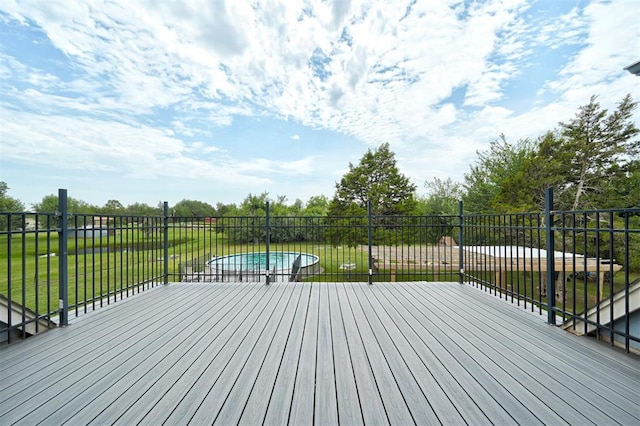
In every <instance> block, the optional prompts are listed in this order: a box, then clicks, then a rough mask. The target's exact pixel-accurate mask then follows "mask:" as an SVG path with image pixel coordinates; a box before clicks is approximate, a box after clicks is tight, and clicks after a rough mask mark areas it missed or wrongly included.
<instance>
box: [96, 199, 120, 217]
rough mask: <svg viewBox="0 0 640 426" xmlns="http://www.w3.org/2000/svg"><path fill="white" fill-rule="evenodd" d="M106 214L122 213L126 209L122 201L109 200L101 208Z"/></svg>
mask: <svg viewBox="0 0 640 426" xmlns="http://www.w3.org/2000/svg"><path fill="white" fill-rule="evenodd" d="M100 210H101V212H102V213H104V214H122V213H124V211H125V209H124V206H123V205H122V203H121V202H120V201H118V200H109V201H107V202H106V203H105V204H104V206H103V207H102V208H101V209H100Z"/></svg>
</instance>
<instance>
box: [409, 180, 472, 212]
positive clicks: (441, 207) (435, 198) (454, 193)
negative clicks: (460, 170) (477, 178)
mask: <svg viewBox="0 0 640 426" xmlns="http://www.w3.org/2000/svg"><path fill="white" fill-rule="evenodd" d="M424 186H425V188H426V189H427V196H426V197H425V198H420V199H418V202H417V203H418V207H417V211H418V213H419V214H421V215H457V214H458V202H459V201H460V200H462V197H463V196H464V191H463V188H462V185H461V184H460V183H458V182H454V181H453V180H451V178H447V179H446V180H442V179H439V178H437V177H436V178H434V179H433V180H432V181H426V182H425V183H424Z"/></svg>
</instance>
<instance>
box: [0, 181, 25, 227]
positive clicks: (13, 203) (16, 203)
mask: <svg viewBox="0 0 640 426" xmlns="http://www.w3.org/2000/svg"><path fill="white" fill-rule="evenodd" d="M8 192H9V186H8V185H7V184H6V182H0V213H17V212H24V204H22V202H21V201H20V200H18V199H17V198H13V197H9V196H8V195H7V193H8ZM8 220H9V217H8V216H5V215H0V230H2V231H6V230H7V229H8V226H7V225H8ZM23 227H24V225H23V223H22V216H12V218H11V228H12V229H17V228H23Z"/></svg>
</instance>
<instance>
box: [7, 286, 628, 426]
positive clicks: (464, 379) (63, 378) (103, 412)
mask: <svg viewBox="0 0 640 426" xmlns="http://www.w3.org/2000/svg"><path fill="white" fill-rule="evenodd" d="M638 394H640V360H639V359H638V357H636V356H633V355H628V354H622V353H620V352H619V351H616V350H613V349H612V348H609V347H607V346H605V345H602V344H600V343H598V342H595V341H594V340H593V339H587V338H579V337H576V336H574V335H571V334H569V333H567V332H564V331H562V330H561V329H559V328H557V327H553V326H549V325H547V324H545V323H544V321H543V319H542V318H540V316H538V315H533V314H532V313H530V312H526V311H524V310H523V309H522V308H521V307H517V306H515V305H514V304H511V303H507V302H505V301H504V300H499V299H497V298H496V297H494V296H492V295H489V294H487V293H486V292H484V291H482V290H479V289H477V288H473V287H470V286H468V285H459V284H444V283H386V284H385V283H377V284H374V285H367V284H364V283H329V284H328V283H289V284H287V283H276V284H273V285H270V286H266V285H264V284H260V283H217V284H202V283H184V284H175V283H174V284H170V285H168V286H161V287H158V288H154V289H151V290H149V291H146V292H144V293H142V294H140V295H136V296H135V297H132V298H130V299H125V300H121V301H118V302H116V303H114V304H112V305H110V306H108V307H105V308H102V309H98V310H97V311H95V312H91V313H89V314H86V315H83V316H82V317H79V318H73V319H72V324H71V325H70V326H69V327H66V328H62V329H54V330H51V331H48V332H47V333H44V334H43V335H40V336H36V337H33V338H29V339H26V340H25V341H21V342H17V343H14V344H11V345H5V346H3V347H0V424H2V425H5V424H7V425H10V424H35V423H42V424H52V425H59V424H71V425H75V424H101V425H102V424H123V425H129V424H154V425H155V424H163V423H165V424H187V423H192V424H211V423H216V424H234V423H235V424H237V423H241V424H267V425H272V424H274V425H275V424H287V423H289V424H296V425H297V424H338V423H339V424H348V425H351V424H363V423H366V424H385V423H386V424H388V423H391V424H437V423H441V424H473V425H482V424H518V423H519V424H541V423H543V424H562V423H568V424H581V425H582V424H589V423H595V424H608V423H619V424H638V423H640V401H638V398H637V395H638Z"/></svg>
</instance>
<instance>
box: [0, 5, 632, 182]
mask: <svg viewBox="0 0 640 426" xmlns="http://www.w3.org/2000/svg"><path fill="white" fill-rule="evenodd" d="M537 6H539V7H538V8H536V7H537ZM543 6H544V5H542V6H541V5H540V4H537V3H534V2H529V1H526V0H487V1H483V2H463V1H460V0H447V1H444V0H443V1H427V0H419V1H417V2H416V1H413V0H399V1H397V2H388V1H384V0H352V1H334V2H326V1H320V0H317V1H316V0H307V1H305V2H289V1H273V2H268V3H260V2H254V3H250V2H244V1H231V0H227V1H224V0H213V1H206V0H197V1H196V0H194V1H189V2H158V1H153V0H141V1H138V2H129V1H124V0H114V1H109V2H106V1H100V0H95V1H92V2H89V3H82V2H66V1H62V0H58V1H54V0H51V1H48V2H41V1H36V0H25V1H21V2H15V1H12V0H7V1H6V2H3V3H2V5H0V10H3V11H4V13H6V14H7V15H0V16H1V17H2V20H1V21H0V25H13V26H15V27H20V28H27V27H29V28H30V30H31V31H42V32H43V33H44V34H46V37H47V39H48V41H49V42H50V43H51V45H52V46H53V47H54V48H55V49H56V50H57V53H59V54H61V55H59V56H60V57H59V58H57V59H55V60H50V61H49V62H48V63H47V62H46V60H45V59H46V58H40V59H42V60H41V61H35V60H33V58H30V57H29V55H27V54H24V55H20V54H19V52H18V53H12V54H9V53H6V51H8V49H3V50H2V52H1V53H0V89H1V90H2V94H3V96H2V99H0V107H1V108H3V109H2V110H1V111H0V112H1V113H2V117H1V118H0V119H2V120H3V121H2V127H3V133H2V137H3V158H7V159H11V160H12V161H16V162H17V163H20V164H25V165H31V164H55V163H60V159H61V158H64V159H65V161H67V162H68V167H71V168H83V167H84V168H91V169H92V170H105V171H109V170H120V171H122V173H124V174H130V175H135V176H139V177H144V178H146V177H153V176H172V177H180V178H183V177H193V178H194V179H197V178H203V177H204V178H212V179H216V180H217V181H219V182H231V181H233V182H246V183H247V185H261V184H274V182H276V179H278V178H280V177H282V176H291V175H298V176H308V175H309V174H310V173H312V172H314V171H319V170H329V169H330V170H337V169H338V168H339V167H342V168H344V165H339V166H338V165H333V164H331V165H330V167H329V168H327V165H326V164H324V165H318V164H317V163H318V161H320V159H319V158H318V157H317V156H316V155H315V153H313V154H310V152H309V151H306V152H297V153H296V155H297V158H296V159H293V160H291V161H284V160H282V159H281V158H277V156H275V154H274V157H273V158H255V159H251V158H240V157H236V158H234V157H233V156H232V155H233V154H232V149H231V148H230V147H229V146H223V145H222V144H221V142H220V141H219V139H216V138H214V136H213V135H217V133H216V131H217V130H218V129H221V128H229V129H236V126H240V124H238V123H239V122H241V123H244V122H246V121H247V120H246V119H247V118H252V119H254V120H256V121H257V120H259V119H261V118H270V119H278V120H282V122H283V123H288V122H292V123H295V124H296V127H295V128H294V130H291V129H285V130H283V133H281V134H280V138H286V135H287V134H292V133H293V132H296V133H295V134H292V136H290V139H292V140H300V139H301V138H304V140H305V142H306V141H307V140H308V139H309V138H307V135H306V134H304V133H302V131H301V130H300V125H302V127H304V126H306V127H308V128H311V129H325V130H330V131H334V132H336V134H340V135H349V136H351V137H352V138H353V139H355V140H356V141H360V142H362V143H364V144H370V145H378V144H380V143H382V142H390V143H391V144H392V148H393V149H394V150H395V151H396V152H397V154H398V159H399V165H400V166H401V167H404V168H406V170H407V173H408V174H410V175H412V176H414V180H416V179H418V180H420V179H423V178H428V177H432V175H433V174H434V173H436V172H437V173H446V174H448V175H450V176H452V177H456V178H460V177H461V176H462V174H463V173H464V172H465V171H466V170H467V166H468V163H469V162H470V161H472V160H473V158H474V153H475V151H476V150H477V149H483V147H486V146H487V144H488V142H489V141H491V140H493V139H495V138H496V137H497V136H498V135H499V134H500V133H505V134H506V135H507V136H508V137H509V138H510V139H517V138H521V137H532V136H535V135H538V134H541V133H542V132H544V131H546V130H548V129H550V128H553V127H554V126H555V125H556V124H557V122H558V121H559V120H566V119H569V118H571V117H572V116H573V114H574V113H575V111H576V109H577V107H578V106H579V105H581V104H584V103H586V102H587V101H588V98H589V96H590V95H591V94H594V93H596V94H600V96H601V98H600V99H601V101H602V103H603V105H605V106H607V107H611V106H613V105H614V103H615V102H617V101H619V100H620V99H621V98H622V96H624V94H626V93H628V92H631V93H632V94H633V95H634V96H635V97H636V99H638V98H640V93H639V92H638V89H637V88H638V84H637V83H638V81H637V79H634V77H632V76H630V75H629V76H627V75H625V71H623V70H622V68H623V67H624V66H626V65H628V64H630V63H632V62H634V61H635V60H637V59H638V57H637V56H638V51H637V40H639V39H640V29H639V28H640V27H639V26H638V25H637V22H638V21H640V15H639V14H640V8H638V7H636V6H637V5H636V1H635V0H612V1H599V0H593V1H590V2H586V3H585V4H582V3H578V4H576V5H575V7H573V8H571V9H569V10H567V11H566V12H565V13H564V14H563V15H561V16H549V15H545V14H544V11H543V10H541V9H543ZM565 9H566V6H565ZM6 16H11V17H12V18H13V19H15V21H11V20H10V19H8V18H7V17H6ZM16 22H19V24H16ZM16 31H18V29H17V30H16ZM41 41H42V43H43V46H44V45H45V44H46V43H44V40H41ZM0 43H10V42H6V41H3V42H0ZM42 48H43V49H44V48H45V47H42ZM568 48H571V49H568ZM567 49H568V50H567ZM550 51H551V52H554V51H562V52H563V53H562V54H563V55H568V56H567V58H566V59H564V58H563V60H561V61H558V63H557V64H555V65H553V66H547V65H546V63H544V62H542V61H541V60H540V62H539V59H538V58H537V57H536V55H543V54H544V55H548V54H549V52H550ZM567 52H570V53H567ZM61 64H62V65H61ZM527 72H531V74H525V73H527ZM529 75H533V76H535V77H537V76H538V75H543V76H545V77H544V78H545V79H546V81H545V82H543V83H540V82H538V83H537V84H538V85H537V86H535V87H533V86H532V87H530V88H527V90H525V89H522V88H521V87H520V88H519V90H521V91H522V92H523V93H525V94H518V96H519V98H518V99H513V96H515V95H512V94H511V92H510V90H511V89H513V87H510V85H512V84H514V85H516V84H515V83H514V82H517V84H519V85H520V86H526V85H527V84H528V82H527V76H529ZM518 79H522V81H519V80H518ZM540 84H542V86H540ZM520 103H521V104H525V105H527V106H525V107H519V104H520ZM9 111H10V112H9ZM5 140H6V141H9V142H8V143H5ZM295 145H296V147H298V146H299V145H303V144H295ZM304 145H305V146H307V145H309V144H304ZM311 149H313V147H311ZM62 153H65V156H62ZM235 155H239V154H235ZM332 158H334V159H338V160H345V161H346V159H345V157H344V156H343V155H339V154H337V155H334V156H333V157H332ZM327 173H328V174H331V173H332V172H327ZM338 177H339V176H338ZM440 177H442V176H440ZM415 183H417V184H418V185H420V184H421V182H415ZM253 187H254V186H252V188H253Z"/></svg>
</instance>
